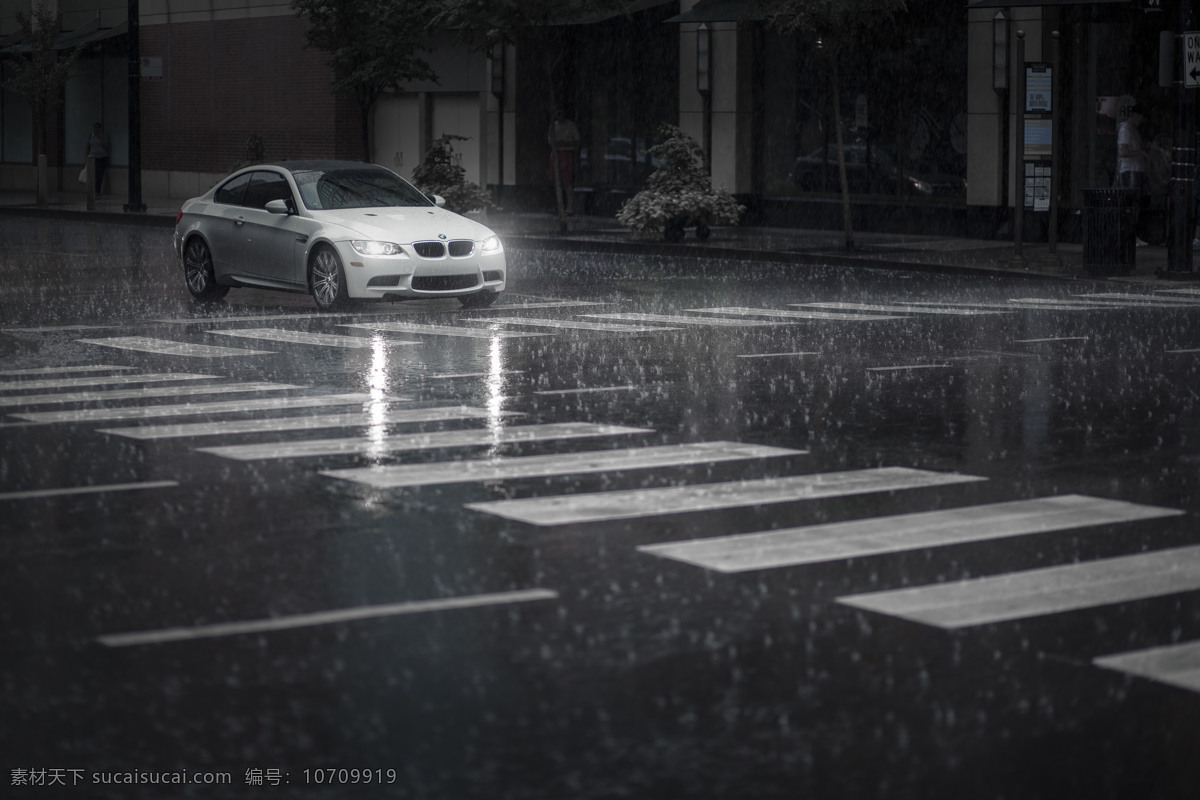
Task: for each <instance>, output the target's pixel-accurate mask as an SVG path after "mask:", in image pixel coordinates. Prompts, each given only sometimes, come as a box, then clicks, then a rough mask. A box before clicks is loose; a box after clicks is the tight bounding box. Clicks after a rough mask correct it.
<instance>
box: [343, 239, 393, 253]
mask: <svg viewBox="0 0 1200 800" xmlns="http://www.w3.org/2000/svg"><path fill="white" fill-rule="evenodd" d="M350 246H351V247H353V248H354V250H355V252H357V253H359V254H360V255H364V256H401V255H404V250H403V249H402V248H401V247H400V245H398V244H393V243H392V242H362V241H359V242H350Z"/></svg>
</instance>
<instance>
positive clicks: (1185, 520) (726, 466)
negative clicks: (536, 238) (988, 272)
mask: <svg viewBox="0 0 1200 800" xmlns="http://www.w3.org/2000/svg"><path fill="white" fill-rule="evenodd" d="M0 245H2V247H0V285H2V286H3V290H2V294H0V328H2V329H0V403H2V404H3V405H0V413H2V414H3V416H2V417H0V553H2V556H3V557H2V558H0V599H2V602H0V709H2V713H0V754H2V756H0V762H2V763H0V767H2V769H3V771H2V773H0V786H3V791H0V795H3V796H6V797H9V796H11V797H87V798H93V797H94V798H109V797H112V798H141V797H145V798H163V797H186V798H192V797H195V798H210V797H211V798H227V797H236V798H242V797H306V798H307V797H329V798H356V797H363V798H367V797H371V798H375V797H414V798H499V797H504V798H615V797H633V798H677V797H678V798H685V797H686V798H734V799H740V798H747V799H753V798H801V797H803V798H849V797H854V798H875V797H879V798H884V797H889V798H891V797H895V798H964V797H970V798H1042V797H1044V798H1056V799H1059V800H1061V798H1128V797H1139V798H1191V797H1194V796H1195V791H1196V790H1195V787H1196V785H1197V779H1198V778H1200V774H1198V773H1200V769H1198V768H1197V766H1196V764H1195V762H1196V759H1195V751H1196V742H1197V741H1200V692H1198V691H1197V688H1196V687H1195V685H1196V679H1195V677H1194V675H1193V677H1191V678H1188V676H1187V669H1186V668H1185V669H1184V670H1183V674H1182V677H1181V676H1180V675H1179V674H1178V671H1177V672H1176V673H1171V672H1170V671H1169V670H1167V669H1166V668H1165V667H1162V666H1161V664H1160V665H1159V666H1158V667H1156V668H1155V669H1157V670H1158V671H1157V672H1155V673H1154V674H1153V675H1152V676H1151V677H1141V676H1138V675H1134V674H1132V672H1131V669H1132V668H1128V667H1127V665H1128V664H1129V663H1132V662H1129V661H1116V662H1113V661H1102V662H1097V659H1103V658H1105V657H1108V656H1112V655H1114V654H1127V653H1137V652H1139V651H1142V650H1145V649H1147V648H1159V647H1163V646H1168V645H1175V646H1178V647H1179V648H1181V649H1179V650H1176V651H1171V653H1170V654H1168V656H1167V658H1166V660H1168V661H1170V660H1172V659H1174V661H1175V662H1182V663H1184V664H1185V667H1186V666H1187V665H1188V664H1190V665H1191V666H1190V667H1187V668H1190V669H1192V670H1200V666H1197V665H1196V664H1197V662H1196V660H1195V659H1196V656H1195V655H1194V654H1192V653H1190V651H1188V650H1187V647H1186V646H1187V643H1189V642H1194V641H1197V640H1200V593H1198V592H1200V580H1198V579H1197V575H1196V573H1198V572H1200V570H1198V569H1197V568H1196V566H1195V565H1196V561H1197V558H1200V557H1198V556H1197V555H1196V552H1195V551H1194V550H1192V549H1190V548H1193V547H1195V546H1196V545H1200V531H1198V530H1197V525H1196V514H1197V512H1198V511H1200V499H1198V493H1197V487H1198V486H1200V424H1198V422H1197V415H1196V405H1197V391H1198V390H1197V386H1200V382H1198V381H1197V373H1198V370H1200V296H1198V295H1195V294H1188V293H1185V292H1186V290H1187V289H1188V287H1187V286H1179V285H1155V286H1137V287H1133V288H1132V289H1130V288H1129V287H1123V286H1119V285H1117V286H1114V285H1106V284H1099V283H1093V282H1076V283H1054V282H1042V281H1030V282H1025V281H1020V280H1016V279H986V278H964V277H946V276H936V275H922V276H917V275H909V274H904V273H899V272H889V271H885V270H863V271H856V270H848V269H844V268H839V269H832V268H830V269H821V268H811V267H792V268H789V267H787V266H781V265H765V264H751V263H738V262H728V261H724V262H705V261H701V260H697V259H686V260H671V259H664V258H636V257H626V256H596V255H589V254H585V253H575V252H555V251H547V252H520V251H510V252H509V261H510V270H511V275H510V287H509V294H508V295H506V297H505V298H504V299H503V300H502V301H501V303H499V304H497V305H496V306H495V307H493V308H492V309H489V310H486V311H463V310H460V308H459V305H458V303H457V302H455V301H419V302H409V303H400V304H389V305H371V304H363V305H358V306H355V307H353V308H352V309H350V310H349V312H348V313H346V314H342V315H321V314H318V313H316V311H315V308H314V306H313V304H312V301H311V299H310V298H307V297H305V296H292V295H280V294H270V293H264V292H256V291H249V290H234V291H233V292H231V294H230V295H229V297H228V299H227V302H226V303H224V304H222V305H220V306H216V307H211V308H200V307H196V306H194V305H193V304H192V303H191V302H190V299H189V298H188V296H187V293H186V291H185V289H184V287H183V284H182V277H181V275H180V270H179V268H178V267H177V265H176V264H175V262H174V259H173V255H172V253H171V250H170V232H169V231H168V230H163V229H158V228H139V227H124V226H100V225H95V224H83V223H64V222H56V221H48V220H40V219H32V218H28V219H27V218H20V217H6V218H0ZM1163 289H1173V290H1174V289H1181V290H1184V292H1172V293H1167V292H1163V291H1161V290H1163ZM1098 293H1103V294H1105V295H1112V294H1117V295H1125V294H1130V293H1133V294H1135V295H1139V296H1135V297H1124V296H1116V297H1114V296H1097V295H1098ZM1081 295H1087V297H1081ZM1014 300H1020V301H1022V302H1013V301H1014ZM822 303H833V304H840V305H839V306H837V307H830V306H816V305H808V304H822ZM918 304H924V305H918ZM717 309H722V310H721V311H717ZM731 309H732V310H731ZM780 312H783V314H784V315H779V313H780ZM797 312H803V313H804V316H795V314H797ZM813 312H818V313H816V314H814V313H813ZM614 314H615V315H622V316H620V317H612V316H594V315H614ZM789 314H790V315H792V316H788V315H789ZM629 315H643V316H632V317H631V316H629ZM644 315H650V316H649V317H646V316H644ZM513 317H518V318H522V319H524V320H526V323H525V324H518V323H514V322H512V321H511V318H513ZM680 318H682V319H680ZM501 319H505V320H508V321H503V322H501V321H498V320H501ZM531 320H536V322H531ZM714 320H715V321H725V322H727V323H728V322H740V323H747V322H753V323H759V324H755V325H745V324H737V325H734V324H724V325H717V324H706V323H713V321H714ZM597 323H599V324H603V325H607V326H613V327H610V328H606V329H596V325H597ZM563 325H568V326H571V327H561V326H563ZM355 326H363V327H355ZM413 326H441V327H440V328H430V327H416V328H414V327H413ZM618 326H624V327H618ZM446 329H448V330H446ZM644 329H648V330H644ZM234 331H238V332H240V335H230V332H234ZM451 334H454V335H451ZM472 334H473V335H472ZM511 334H535V335H521V336H514V335H511ZM314 335H316V336H314ZM131 337H133V338H134V339H136V341H131ZM334 337H336V338H334ZM346 337H352V338H350V339H347V338H346ZM197 345H198V346H201V348H217V347H219V348H233V350H232V351H230V352H222V351H214V350H205V349H198V348H196V347H195V346H197ZM346 345H361V346H358V347H349V346H346ZM131 347H138V348H142V349H130V348H131ZM164 347H165V348H168V349H167V350H165V351H164V350H163V348H164ZM180 347H183V348H184V349H178V348H180ZM147 348H148V349H147ZM155 350H157V352H151V351H155ZM64 381H67V382H65V383H64ZM233 384H256V386H254V387H249V386H242V387H240V389H239V387H237V386H233V387H232V389H231V390H229V391H224V389H227V388H230V385H233ZM264 384H270V385H264ZM109 392H124V394H115V395H111V394H105V393H109ZM187 392H190V393H187ZM76 393H95V394H84V395H82V396H76V398H75V399H74V400H68V399H67V397H66V395H67V394H76ZM347 395H352V397H349V398H348V397H347ZM263 401H270V402H267V403H264V402H263ZM281 401H286V402H287V403H290V404H291V406H290V407H283V406H282V405H281ZM209 403H222V404H223V405H221V406H207V407H206V406H203V405H201V404H209ZM168 406H170V407H172V408H167V407H168ZM205 408H207V409H208V410H205ZM348 414H349V415H354V416H353V417H352V418H347V417H346V416H345V415H348ZM406 415H407V416H406ZM334 416H336V418H335V419H318V418H324V417H334ZM281 420H282V422H280V421H281ZM301 420H304V421H305V422H301ZM169 426H180V427H174V428H172V427H169ZM182 426H188V427H182ZM302 426H305V427H302ZM543 426H554V427H543ZM599 426H609V427H599ZM304 443H307V444H306V445H305V446H304V447H297V446H296V445H300V444H304ZM250 445H259V447H248V446H250ZM696 445H704V448H703V449H700V450H697V449H696V448H695V446H696ZM685 446H688V447H685ZM765 448H774V449H765ZM623 451H630V452H623ZM648 453H649V454H652V455H650V456H648V455H647V454H648ZM603 456H619V459H618V460H617V461H615V462H613V461H605V460H603V459H602V457H603ZM646 457H650V458H652V459H657V460H651V461H649V462H645V461H641V462H639V461H634V460H632V459H636V458H646ZM621 458H623V459H629V460H628V461H627V462H626V463H622V461H621V460H620V459H621ZM514 459H523V460H520V461H514ZM468 462H471V463H470V464H468ZM403 466H409V467H413V468H410V469H407V470H399V469H396V468H398V467H403ZM485 467H486V470H492V471H486V470H485V471H479V470H484V469H485ZM515 469H520V470H523V471H512V470H515ZM471 470H474V471H471ZM506 470H508V471H506ZM389 481H390V482H391V483H388V482H389ZM697 486H698V487H701V488H699V489H697V490H695V491H692V492H691V493H685V494H683V495H680V494H679V491H678V490H679V489H684V488H686V487H697ZM854 487H858V488H854ZM63 490H71V492H70V493H64V491H63ZM643 490H654V491H655V492H656V493H651V494H647V493H645V492H644V491H643ZM737 490H747V491H751V492H757V494H750V495H746V496H733V493H734V492H735V491H737ZM601 494H603V497H602V498H601V502H599V503H591V504H590V505H589V504H587V503H586V502H585V501H586V500H587V499H589V497H590V496H592V495H601ZM1076 497H1078V498H1083V499H1082V500H1075V499H1071V498H1076ZM539 498H540V499H547V498H549V499H550V500H551V502H550V503H549V504H547V503H540V504H539V503H533V504H521V503H516V502H508V503H504V502H501V501H521V500H534V499H539ZM1060 498H1068V500H1064V501H1062V502H1068V501H1069V502H1070V503H1081V504H1084V505H1086V506H1087V509H1086V510H1084V511H1081V512H1079V513H1078V514H1076V513H1075V512H1071V514H1068V515H1065V516H1064V517H1063V518H1062V519H1063V520H1066V521H1055V522H1050V521H1048V520H1049V519H1050V512H1049V511H1047V509H1046V508H1043V507H1042V506H1037V507H1035V508H1034V509H1033V510H1032V511H1028V512H1027V514H1026V518H1025V522H1023V523H1020V524H1017V525H1016V527H1015V528H1010V527H1006V526H1010V525H1011V523H1008V522H1004V521H1001V519H1000V518H999V517H998V516H996V515H995V514H994V513H993V509H995V508H996V505H997V504H1002V503H1023V502H1027V501H1034V500H1036V501H1041V500H1047V499H1051V500H1053V502H1056V503H1057V502H1059V499H1060ZM1114 501H1115V502H1114ZM932 512H947V513H948V514H949V513H951V512H965V513H966V517H965V518H961V519H960V518H956V521H954V522H953V524H951V522H948V521H946V519H944V518H943V517H942V516H928V517H927V516H921V517H913V516H911V515H916V514H921V515H925V514H932ZM549 513H556V514H559V515H560V516H558V517H554V518H551V517H547V516H541V517H539V516H538V515H539V514H549ZM589 513H591V514H593V516H591V517H589V516H588V514H589ZM1105 514H1110V516H1105ZM522 515H525V516H522ZM1089 515H1090V516H1089ZM964 519H965V521H964ZM1058 519H1059V518H1057V517H1055V520H1058ZM1030 520H1032V522H1031V521H1030ZM872 521H874V523H872ZM843 523H844V524H843ZM835 524H838V525H839V526H838V527H826V528H815V527H814V526H818V525H823V526H831V525H835ZM872 524H873V525H874V527H871V525H872ZM1022 526H1024V527H1022ZM796 528H801V529H803V530H802V531H801V532H799V533H793V532H792V531H793V529H796ZM947 529H950V530H952V531H957V533H952V534H946V531H947ZM772 531H774V532H781V531H782V532H784V533H783V534H782V536H781V538H779V537H777V538H776V539H771V538H769V537H767V538H764V537H763V536H749V534H756V533H762V532H772ZM1005 531H1007V532H1005ZM743 534H747V535H748V536H743ZM943 535H946V536H948V537H949V538H942V537H943ZM889 537H893V538H889ZM692 540H697V541H699V540H707V541H700V542H699V544H693V545H689V546H688V547H685V548H677V547H673V545H676V544H677V543H679V542H684V541H692ZM711 540H715V542H716V544H714V541H711ZM845 542H850V543H851V545H850V546H847V545H845V544H844V543H845ZM1164 554H1165V555H1164ZM1159 556H1163V557H1162V558H1161V559H1159V560H1158V561H1154V562H1153V563H1151V564H1149V565H1147V564H1146V563H1145V562H1146V561H1147V558H1151V557H1154V558H1157V557H1159ZM1160 562H1161V563H1160ZM739 564H740V565H741V566H739ZM1109 564H1111V565H1113V566H1112V569H1111V570H1110V572H1109V573H1106V574H1107V575H1108V577H1107V578H1103V579H1101V580H1100V581H1099V583H1100V588H1098V589H1097V588H1094V587H1093V586H1092V585H1091V584H1086V581H1084V582H1085V584H1086V585H1078V586H1077V585H1076V584H1075V583H1074V581H1076V580H1077V579H1078V580H1084V579H1083V578H1078V577H1077V573H1080V574H1084V575H1085V577H1086V576H1091V575H1092V574H1093V570H1094V569H1096V568H1098V566H1100V567H1103V566H1107V565H1109ZM1055 567H1078V568H1079V569H1076V570H1067V571H1065V572H1058V571H1048V570H1050V568H1055ZM1038 570H1047V572H1035V571H1038ZM1139 570H1141V571H1139ZM1031 575H1032V576H1034V577H1035V578H1037V580H1035V581H1034V582H1033V584H1032V589H1029V590H1028V591H1027V593H1026V595H1023V596H1022V597H1025V598H1026V599H1013V598H1014V597H1015V595H1011V594H1009V591H1010V588H1011V585H1012V584H1014V583H1017V582H1020V581H1021V580H1023V579H1024V578H1025V577H1027V576H1031ZM1042 575H1045V576H1046V577H1045V579H1044V580H1043V579H1042V578H1041V577H1040V576H1042ZM994 578H1000V579H1001V580H1000V581H996V580H989V579H994ZM967 580H971V581H975V582H974V583H968V584H965V585H964V589H963V591H962V592H961V593H960V594H958V595H954V596H949V599H948V600H947V599H946V598H944V597H941V596H940V595H934V594H931V593H928V591H927V590H928V589H929V587H939V586H940V587H941V588H943V589H945V588H946V587H950V588H952V589H953V588H955V587H954V584H956V583H957V582H960V581H967ZM1088 580H1090V578H1088ZM902 588H910V589H914V590H919V592H920V593H919V594H918V596H917V597H916V600H915V601H914V602H913V603H911V604H909V605H908V606H905V605H904V602H905V601H904V600H903V599H902V598H899V597H897V596H896V595H894V594H890V592H891V590H897V589H902ZM884 592H889V594H872V597H870V598H863V595H865V594H868V593H884ZM992 595H995V596H996V597H998V600H997V601H996V605H995V606H993V605H988V603H986V602H982V600H981V598H982V599H983V600H987V599H988V598H990V597H991V596H992ZM1047 595H1053V596H1054V597H1056V598H1057V600H1055V601H1054V602H1058V603H1060V604H1059V605H1053V603H1051V604H1050V605H1049V606H1047V607H1040V606H1038V603H1039V602H1040V600H1039V599H1038V598H1044V597H1046V596H1047ZM1030 596H1032V597H1033V598H1034V599H1033V600H1032V601H1030V600H1028V599H1027V598H1028V597H1030ZM1064 596H1065V598H1066V599H1063V597H1064ZM977 601H980V610H979V612H978V613H979V615H978V616H977V617H974V618H969V619H966V621H963V620H958V621H952V618H954V615H955V614H956V613H957V612H958V611H960V610H961V609H962V608H965V607H968V606H971V607H974V606H973V604H975V603H976V602H977ZM939 602H940V603H941V604H942V605H941V606H940V607H939V610H938V611H937V614H940V615H942V616H937V615H934V616H928V615H926V616H922V615H923V614H926V611H925V610H926V609H928V608H929V607H931V606H936V605H937V604H938V603H939ZM989 602H990V600H989ZM1027 602H1031V603H1032V604H1033V605H1032V606H1031V608H1032V609H1033V610H1030V611H1025V612H1020V611H1018V612H1016V613H1015V614H1010V616H1005V613H1006V612H1005V611H1004V609H1006V608H1007V609H1010V610H1011V608H1013V607H1014V606H1019V605H1020V604H1021V603H1027ZM997 608H999V609H1000V610H997ZM904 609H908V610H904ZM948 620H949V621H948ZM1189 658H1190V659H1192V661H1188V659H1189ZM1139 663H1140V662H1139ZM1123 665H1124V666H1123ZM1167 676H1174V677H1167ZM1189 680H1190V681H1191V688H1189V685H1188V681H1189ZM197 773H211V774H205V775H200V774H197ZM181 780H186V781H187V783H186V784H184V785H180V784H178V783H173V785H170V786H162V785H155V784H152V783H151V782H152V781H159V782H176V781H181ZM202 781H212V782H214V783H218V784H221V785H211V784H210V785H206V784H204V783H202ZM30 784H33V785H30ZM51 784H54V785H51Z"/></svg>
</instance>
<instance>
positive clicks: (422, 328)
mask: <svg viewBox="0 0 1200 800" xmlns="http://www.w3.org/2000/svg"><path fill="white" fill-rule="evenodd" d="M339 327H342V328H363V329H365V330H369V331H387V332H391V333H424V334H429V335H431V336H460V337H463V338H467V339H497V338H499V339H516V338H521V337H526V336H549V335H550V334H548V333H521V332H519V331H490V330H481V329H479V328H458V327H455V326H452V325H421V324H418V323H415V322H371V323H365V322H358V323H354V324H346V325H341V326H339Z"/></svg>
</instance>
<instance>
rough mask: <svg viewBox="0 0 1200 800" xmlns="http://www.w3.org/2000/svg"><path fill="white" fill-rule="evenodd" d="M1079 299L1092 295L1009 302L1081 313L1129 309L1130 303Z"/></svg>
mask: <svg viewBox="0 0 1200 800" xmlns="http://www.w3.org/2000/svg"><path fill="white" fill-rule="evenodd" d="M1079 297H1090V295H1076V296H1075V298H1070V297H1060V298H1057V299H1047V298H1042V297H1016V298H1013V299H1012V300H1009V302H1010V303H1022V304H1024V305H1026V306H1027V307H1029V308H1047V309H1053V310H1057V311H1061V310H1064V309H1073V308H1077V309H1080V310H1081V311H1105V310H1112V309H1117V308H1128V307H1129V304H1128V303H1118V302H1116V301H1113V300H1097V301H1088V300H1079V299H1076V298H1079Z"/></svg>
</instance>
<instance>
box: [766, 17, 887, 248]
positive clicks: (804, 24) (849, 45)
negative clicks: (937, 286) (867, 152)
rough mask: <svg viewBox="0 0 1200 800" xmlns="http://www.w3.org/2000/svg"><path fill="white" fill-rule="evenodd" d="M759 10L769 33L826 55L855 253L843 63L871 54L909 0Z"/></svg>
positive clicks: (849, 244)
mask: <svg viewBox="0 0 1200 800" xmlns="http://www.w3.org/2000/svg"><path fill="white" fill-rule="evenodd" d="M758 7H759V9H760V10H761V11H762V12H763V15H764V17H765V18H766V24H767V27H768V28H769V29H771V30H774V31H777V32H779V33H786V34H797V35H800V36H803V37H804V38H805V39H807V40H808V41H809V42H810V43H811V44H812V45H813V46H814V47H816V48H817V49H818V50H819V51H820V52H822V53H824V54H825V57H826V58H825V61H826V63H827V65H828V69H829V91H830V98H831V100H832V105H833V126H834V131H835V135H836V137H837V154H838V181H839V183H840V186H841V195H842V222H843V225H844V228H845V233H846V249H847V250H853V249H854V224H853V221H852V216H851V213H850V185H849V182H848V180H847V178H846V148H845V141H844V138H845V136H844V132H843V130H842V106H841V76H840V71H839V60H840V59H841V58H842V57H843V56H844V55H846V54H847V53H852V52H855V51H858V52H867V51H868V50H869V49H871V47H870V42H871V40H872V39H873V38H875V37H877V36H878V35H879V34H880V33H882V32H886V31H889V30H890V29H891V28H892V26H893V24H894V22H895V20H896V17H897V15H899V14H901V13H903V12H904V11H905V10H906V0H758Z"/></svg>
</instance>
